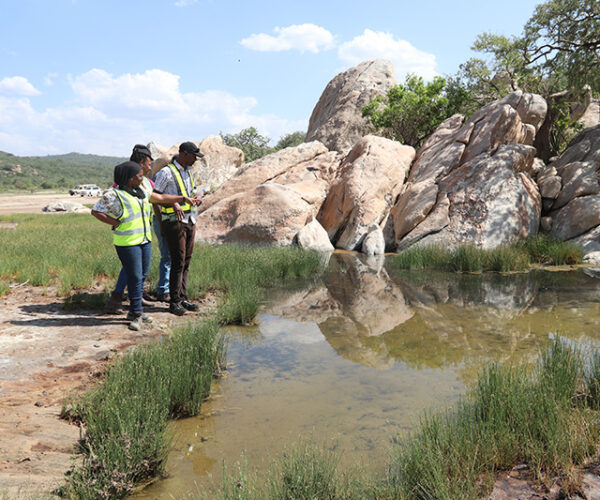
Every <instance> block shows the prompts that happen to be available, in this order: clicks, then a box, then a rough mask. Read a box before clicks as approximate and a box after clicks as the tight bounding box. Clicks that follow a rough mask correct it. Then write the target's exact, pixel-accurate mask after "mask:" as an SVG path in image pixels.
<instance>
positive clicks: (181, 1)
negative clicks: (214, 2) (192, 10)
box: [175, 0, 198, 7]
mask: <svg viewBox="0 0 600 500" xmlns="http://www.w3.org/2000/svg"><path fill="white" fill-rule="evenodd" d="M195 3H198V0H178V1H177V2H175V7H187V6H188V5H194V4H195Z"/></svg>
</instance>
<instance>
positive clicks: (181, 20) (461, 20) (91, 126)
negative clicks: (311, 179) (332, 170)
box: [0, 0, 539, 156]
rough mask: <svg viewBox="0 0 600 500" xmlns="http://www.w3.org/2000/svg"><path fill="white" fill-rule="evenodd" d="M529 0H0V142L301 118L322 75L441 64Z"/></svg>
mask: <svg viewBox="0 0 600 500" xmlns="http://www.w3.org/2000/svg"><path fill="white" fill-rule="evenodd" d="M538 3H539V1H538V0H535V1H533V0H504V1H503V2H484V1H481V0H479V1H470V0H455V1H453V2H449V1H442V0H439V1H438V0H434V1H419V0H412V1H410V2H408V1H403V0H371V1H370V2H356V1H353V0H345V1H338V0H332V1H328V0H321V1H314V0H304V1H286V0H278V1H267V0H248V1H227V0H144V1H141V0H2V17H3V22H2V29H1V30H0V150H2V151H7V152H10V153H14V154H19V155H45V154H56V153H67V152H71V151H77V152H80V153H95V154H111V155H119V156H125V155H128V154H129V152H130V151H131V147H132V145H133V144H135V143H147V142H150V141H154V142H156V143H158V144H163V145H166V146H170V145H172V144H174V143H176V142H180V141H183V140H195V141H197V140H202V139H203V138H204V137H206V136H207V135H210V134H218V133H219V131H223V132H227V133H234V132H238V131H239V130H241V129H242V128H245V127H248V126H255V127H257V128H258V130H259V132H261V133H262V134H264V135H268V136H269V137H271V138H272V139H273V140H277V139H278V138H279V137H280V136H281V135H283V134H285V133H288V132H293V131H296V130H306V127H307V125H308V119H309V117H310V114H311V112H312V109H313V107H314V106H315V104H316V103H317V101H318V99H319V96H320V95H321V92H322V91H323V89H324V88H325V86H326V85H327V83H328V82H329V81H330V80H331V79H332V78H333V77H334V76H335V75H336V74H337V73H339V72H340V71H343V70H344V69H347V68H349V67H351V66H354V65H356V64H358V63H359V62H360V61H363V60H368V59H375V58H382V57H383V58H387V59H391V60H392V62H394V68H395V72H396V78H397V79H398V81H400V82H401V81H403V79H404V76H405V74H406V73H407V72H412V73H417V74H420V75H422V76H424V77H425V78H431V77H432V76H433V75H436V74H440V75H445V74H452V73H454V72H455V71H456V70H457V69H458V66H459V64H461V63H462V62H464V61H466V60H467V59H469V58H470V57H473V56H475V55H476V54H474V53H473V52H472V51H471V50H470V47H471V45H472V43H473V41H474V40H475V37H476V36H477V35H478V34H479V33H482V32H484V31H488V32H493V33H498V34H505V35H512V34H519V33H520V32H521V30H522V27H523V25H524V23H525V22H526V21H527V20H528V19H529V17H530V16H531V14H532V13H533V11H534V8H535V5H536V4H538Z"/></svg>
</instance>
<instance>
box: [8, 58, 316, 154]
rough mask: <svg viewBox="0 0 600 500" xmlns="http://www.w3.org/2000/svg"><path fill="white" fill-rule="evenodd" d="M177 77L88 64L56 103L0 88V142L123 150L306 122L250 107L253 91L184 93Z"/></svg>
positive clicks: (268, 131) (37, 148) (56, 149)
mask: <svg viewBox="0 0 600 500" xmlns="http://www.w3.org/2000/svg"><path fill="white" fill-rule="evenodd" d="M179 80H180V77H179V76H178V75H174V74H172V73H168V72H166V71H162V70H157V69H154V70H148V71H146V72H144V73H139V74H123V75H117V76H113V75H111V74H109V73H107V72H106V71H104V70H101V69H93V70H91V71H88V72H86V73H84V74H81V75H78V76H75V77H71V78H70V82H71V88H72V91H73V95H71V96H69V97H68V101H66V102H65V103H64V104H63V105H61V106H59V107H54V108H47V109H36V107H35V106H34V105H33V104H32V102H31V101H30V99H29V98H27V97H23V96H13V97H10V96H1V95H0V131H2V132H1V133H0V150H2V151H8V152H10V153H14V154H21V155H24V154H31V155H43V154H53V153H66V152H69V151H78V152H82V153H96V154H110V155H119V156H122V155H127V154H128V153H129V151H130V150H131V145H132V144H136V143H146V142H150V141H155V142H156V143H158V144H163V145H165V146H171V145H172V144H175V143H176V142H181V141H183V140H195V141H197V140H202V139H203V138H204V137H206V136H207V135H210V134H218V133H219V131H220V130H222V131H224V132H238V131H239V130H241V129H242V128H245V127H249V126H255V127H257V128H258V130H259V131H260V132H261V133H262V134H265V135H269V136H270V137H272V138H273V139H275V140H276V139H278V138H279V137H280V136H281V135H283V134H285V133H288V132H293V131H295V130H302V129H305V128H306V125H307V124H306V122H305V121H296V122H293V121H288V120H285V119H282V118H280V117H277V116H274V115H259V114H256V113H254V112H253V110H254V109H255V108H256V106H257V104H258V102H257V100H256V99H255V98H254V97H238V96H234V95H232V94H230V93H228V92H224V91H220V90H207V91H204V92H192V93H183V92H181V89H180V88H179Z"/></svg>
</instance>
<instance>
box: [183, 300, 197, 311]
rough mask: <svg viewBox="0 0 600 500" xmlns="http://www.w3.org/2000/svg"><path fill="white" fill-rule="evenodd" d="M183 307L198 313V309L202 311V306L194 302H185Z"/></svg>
mask: <svg viewBox="0 0 600 500" xmlns="http://www.w3.org/2000/svg"><path fill="white" fill-rule="evenodd" d="M181 305H182V306H183V307H184V308H185V309H187V310H188V311H197V310H198V309H200V306H199V305H198V304H194V303H193V302H188V301H187V300H184V301H183V302H182V303H181Z"/></svg>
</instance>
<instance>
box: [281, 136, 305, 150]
mask: <svg viewBox="0 0 600 500" xmlns="http://www.w3.org/2000/svg"><path fill="white" fill-rule="evenodd" d="M305 139H306V133H305V132H300V131H297V132H292V133H290V134H285V135H283V136H281V138H280V139H279V141H277V144H276V145H275V150H276V151H279V150H280V149H285V148H289V147H292V146H299V145H300V144H302V143H303V142H304V140H305Z"/></svg>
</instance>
